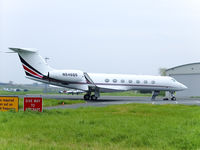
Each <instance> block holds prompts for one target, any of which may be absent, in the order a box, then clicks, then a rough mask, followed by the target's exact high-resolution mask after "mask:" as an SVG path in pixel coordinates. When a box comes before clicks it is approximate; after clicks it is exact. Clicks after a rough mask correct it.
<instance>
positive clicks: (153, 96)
mask: <svg viewBox="0 0 200 150" xmlns="http://www.w3.org/2000/svg"><path fill="white" fill-rule="evenodd" d="M159 93H160V91H153V92H152V97H151V100H152V101H154V100H155V99H156V96H158V95H159Z"/></svg>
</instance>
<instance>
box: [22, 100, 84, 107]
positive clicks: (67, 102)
mask: <svg viewBox="0 0 200 150" xmlns="http://www.w3.org/2000/svg"><path fill="white" fill-rule="evenodd" d="M63 103H64V104H65V105H71V104H78V103H85V101H84V100H56V99H43V107H47V106H57V105H62V104H63ZM23 106H24V99H23V98H19V108H23Z"/></svg>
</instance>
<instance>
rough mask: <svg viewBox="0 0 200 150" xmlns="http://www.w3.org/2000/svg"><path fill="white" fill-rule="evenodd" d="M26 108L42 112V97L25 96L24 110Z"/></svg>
mask: <svg viewBox="0 0 200 150" xmlns="http://www.w3.org/2000/svg"><path fill="white" fill-rule="evenodd" d="M26 109H30V110H34V111H39V112H42V97H24V111H26Z"/></svg>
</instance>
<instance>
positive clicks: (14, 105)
mask: <svg viewBox="0 0 200 150" xmlns="http://www.w3.org/2000/svg"><path fill="white" fill-rule="evenodd" d="M9 109H15V110H16V112H18V110H19V98H18V97H6V96H4V97H3V96H0V111H8V110H9Z"/></svg>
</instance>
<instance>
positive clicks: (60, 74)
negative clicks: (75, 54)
mask: <svg viewBox="0 0 200 150" xmlns="http://www.w3.org/2000/svg"><path fill="white" fill-rule="evenodd" d="M49 77H50V78H53V79H56V80H62V81H67V82H83V81H84V80H85V78H84V73H83V72H82V71H79V70H54V71H51V72H49Z"/></svg>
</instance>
